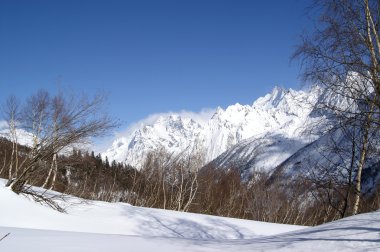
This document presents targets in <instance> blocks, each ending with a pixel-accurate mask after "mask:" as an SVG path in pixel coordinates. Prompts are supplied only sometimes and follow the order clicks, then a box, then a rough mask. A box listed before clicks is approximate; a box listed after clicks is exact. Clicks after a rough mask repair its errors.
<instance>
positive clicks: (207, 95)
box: [0, 0, 310, 123]
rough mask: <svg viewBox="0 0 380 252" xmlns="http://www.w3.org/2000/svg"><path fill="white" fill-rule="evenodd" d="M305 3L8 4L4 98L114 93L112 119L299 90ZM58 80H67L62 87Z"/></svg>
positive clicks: (1, 5) (0, 22) (0, 7)
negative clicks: (296, 57)
mask: <svg viewBox="0 0 380 252" xmlns="http://www.w3.org/2000/svg"><path fill="white" fill-rule="evenodd" d="M309 4H310V2H309V1H301V0H288V1H285V0H277V1H255V0H246V1H244V0H242V1H239V0H229V1H224V0H191V1H190V0H187V1H182V0H173V1H167V0H162V1H158V0H151V1H146V0H139V1H137V0H135V1H132V0H131V1H127V0H123V1H106V0H103V1H94V0H90V1H85V0H65V1H58V0H46V1H38V0H33V1H32V0H25V1H18V0H2V1H1V2H0V101H1V102H2V101H4V99H5V98H6V97H7V96H8V95H10V94H16V95H18V96H20V98H23V97H25V96H28V95H30V94H31V93H33V92H35V91H36V90H38V89H40V88H45V89H48V90H51V91H53V92H54V91H56V90H57V86H60V87H62V88H64V89H66V88H69V89H71V90H78V91H79V92H88V93H90V94H92V93H94V92H95V91H99V90H103V91H105V92H108V94H109V98H108V109H109V111H110V113H111V115H113V116H116V117H118V118H120V119H121V120H122V121H123V122H129V123H130V122H133V121H136V120H139V119H142V118H144V117H146V116H147V115H149V114H153V113H157V112H167V111H178V110H190V111H199V110H200V109H202V108H214V107H217V106H222V107H226V106H228V105H230V104H234V103H236V102H239V103H242V104H251V103H252V102H253V101H254V100H255V99H256V98H257V97H259V96H261V95H263V94H265V93H266V92H268V91H270V90H271V89H272V87H273V86H274V85H280V86H284V87H295V88H297V86H299V80H298V70H299V67H298V66H297V65H296V64H291V63H290V55H291V53H292V52H293V50H294V46H295V45H296V44H297V42H298V38H299V35H300V33H301V32H302V31H303V30H304V29H307V28H308V27H310V22H309V19H308V17H307V15H306V14H305V7H306V6H307V5H309ZM57 83H60V84H57Z"/></svg>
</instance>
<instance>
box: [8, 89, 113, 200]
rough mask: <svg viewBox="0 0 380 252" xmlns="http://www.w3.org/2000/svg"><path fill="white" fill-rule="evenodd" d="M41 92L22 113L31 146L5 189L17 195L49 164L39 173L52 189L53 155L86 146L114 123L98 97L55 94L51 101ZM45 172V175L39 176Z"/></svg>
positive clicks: (53, 173) (54, 158)
mask: <svg viewBox="0 0 380 252" xmlns="http://www.w3.org/2000/svg"><path fill="white" fill-rule="evenodd" d="M48 97H49V96H48V95H47V94H46V93H45V92H39V93H38V94H37V95H35V96H33V97H31V98H30V100H29V102H28V103H27V104H29V105H33V106H28V105H27V106H28V107H27V108H26V109H25V110H24V111H25V113H26V114H28V115H29V116H27V117H25V118H26V119H27V120H25V125H26V126H25V127H26V128H28V129H32V132H33V146H32V148H31V149H30V152H29V154H28V155H27V158H26V159H25V161H24V164H23V169H22V170H21V171H20V172H19V173H18V174H17V176H13V179H11V178H10V179H9V182H8V186H9V187H10V188H11V189H12V190H13V191H15V192H17V193H18V192H21V191H22V190H23V188H24V185H25V184H26V183H27V181H28V180H30V179H33V178H35V177H36V176H37V175H41V170H39V169H38V167H41V165H44V164H49V163H50V164H51V165H50V169H49V171H46V170H45V172H42V176H44V177H45V182H46V183H44V185H45V186H46V185H47V183H48V181H49V179H51V186H50V187H53V186H54V182H55V178H56V176H57V169H58V165H57V154H58V153H59V152H62V151H65V150H67V149H68V148H70V147H73V146H74V145H78V144H86V143H88V141H89V140H90V138H91V137H95V136H99V135H102V134H104V133H106V132H107V131H108V130H110V129H111V128H113V127H115V125H116V124H115V121H114V120H111V119H110V118H109V117H108V116H107V115H106V114H104V113H103V112H102V107H101V106H102V104H103V101H104V97H103V96H102V95H98V96H95V97H94V98H92V99H89V98H87V97H85V96H82V97H78V96H64V95H63V94H59V95H57V96H55V97H53V98H52V99H51V100H50V99H49V98H48ZM43 173H45V174H43Z"/></svg>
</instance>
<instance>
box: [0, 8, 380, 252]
mask: <svg viewBox="0 0 380 252" xmlns="http://www.w3.org/2000/svg"><path fill="white" fill-rule="evenodd" d="M308 11H311V12H313V13H318V19H317V22H316V26H315V29H313V30H309V31H305V32H303V33H302V34H300V35H301V39H300V40H299V41H294V43H298V44H297V47H296V49H295V50H294V51H293V53H292V55H289V57H290V58H291V61H292V62H293V63H294V64H297V65H298V66H299V68H300V75H301V77H302V83H303V85H302V87H300V88H298V89H292V88H283V87H273V90H272V91H271V92H270V93H268V94H266V95H264V96H262V97H259V98H258V99H256V100H255V101H254V102H253V104H252V105H241V104H239V103H237V104H234V105H229V106H227V107H226V108H222V107H218V108H216V109H212V110H210V111H208V113H207V116H204V117H202V118H200V117H197V116H194V115H192V114H189V113H181V112H178V113H177V112H169V113H162V114H160V115H159V116H156V117H152V118H150V120H146V121H142V122H141V123H139V124H136V126H135V127H134V128H133V130H129V131H128V134H127V135H123V136H118V137H116V138H114V139H113V142H112V144H110V145H109V146H108V147H107V148H106V149H105V150H104V151H102V152H100V153H98V152H97V151H96V148H95V145H96V144H94V140H95V143H96V139H98V138H100V137H104V136H107V135H109V134H112V132H114V131H115V130H117V129H118V127H120V126H121V124H122V123H121V122H120V120H118V119H117V118H116V117H114V116H113V115H110V113H108V111H107V103H109V102H111V103H112V101H109V100H107V96H106V95H105V93H104V92H98V93H96V94H94V95H93V94H92V93H90V94H79V93H77V92H70V91H60V92H52V91H51V90H46V89H38V88H37V89H35V90H33V92H32V93H31V94H28V95H17V94H15V95H11V96H8V97H7V98H6V99H5V100H3V101H1V102H2V106H1V109H2V110H1V112H2V114H1V117H0V178H1V179H0V187H1V188H0V201H1V205H2V206H1V207H0V251H2V249H3V248H2V246H4V248H5V250H6V251H23V250H24V249H25V248H27V247H28V246H30V244H32V248H33V249H32V251H50V249H52V248H55V249H58V250H57V251H103V250H102V249H103V248H109V249H110V250H111V251H120V249H122V248H123V247H125V245H127V246H132V248H133V249H134V251H148V250H149V251H151V250H152V249H154V248H155V246H156V245H157V246H159V247H160V249H161V248H162V249H163V251H222V250H226V251H236V250H243V251H244V250H247V251H250V250H251V251H252V250H253V251H254V250H260V251H272V250H276V251H277V250H280V251H305V250H312V251H320V250H323V249H324V250H326V249H327V250H329V249H331V250H337V249H343V250H346V251H351V250H352V251H377V250H379V249H380V242H379V240H378V237H377V236H376V232H377V233H378V232H379V228H380V225H379V224H378V223H379V220H380V214H379V212H378V210H379V209H380V158H379V157H380V153H379V152H380V148H379V146H380V133H379V127H380V114H379V111H380V100H379V99H380V62H379V61H380V35H379V32H380V31H379V26H380V14H379V13H380V5H379V1H372V0H355V1H347V0H339V1H330V0H322V1H313V3H312V4H311V6H310V8H309V9H308ZM0 85H3V84H0ZM2 88H3V87H2ZM4 206H5V207H4ZM28 207H29V208H28ZM2 208H3V209H2ZM16 208H24V209H23V210H15V209H16ZM28 209H31V210H28ZM167 210H171V211H167ZM28 212H29V213H28ZM24 213H26V215H25V214H24ZM18 215H20V216H21V215H25V216H24V217H22V218H21V217H19V216H18ZM2 216H3V217H5V218H4V220H1V219H2V218H3V217H2ZM222 217H228V218H222ZM44 218H47V219H46V220H44V221H42V220H43V219H44ZM86 218H87V219H86ZM40 220H41V221H40ZM86 221H87V222H86ZM118 223H119V224H118ZM322 224H324V225H322ZM70 225H71V226H70ZM271 225H273V226H271ZM33 229H36V230H38V231H31V230H33ZM275 230H276V231H275ZM334 230H335V231H334ZM65 232H66V233H65ZM72 232H83V234H81V236H80V237H79V238H78V239H76V238H74V235H73V233H72ZM334 232H335V233H334ZM94 233H96V234H97V235H98V236H94ZM105 234H107V235H108V236H106V235H105ZM334 234H336V237H335V236H334ZM114 235H122V236H120V237H119V236H114ZM343 236H346V239H343V238H342V237H343ZM38 237H40V238H41V237H42V239H44V243H43V244H44V245H45V244H47V245H46V247H45V246H44V245H42V244H40V243H38V242H37V240H38ZM49 237H50V238H49ZM96 237H98V238H96ZM355 237H357V238H355ZM376 237H377V238H376ZM148 238H149V239H148ZM28 239H32V242H31V243H29V242H28V241H29V240H28ZM148 240H149V241H148ZM147 241H148V243H145V242H147ZM302 241H303V242H302ZM93 242H94V244H92V243H93ZM107 243H109V244H111V245H110V247H102V246H105V245H104V244H107ZM59 244H62V245H59ZM63 244H65V245H63ZM67 244H70V246H71V247H68V245H67ZM144 244H145V245H144ZM187 245H188V246H187ZM37 248H39V249H38V250H37ZM34 249H36V250H34ZM160 249H159V250H157V251H161V250H160Z"/></svg>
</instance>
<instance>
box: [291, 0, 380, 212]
mask: <svg viewBox="0 0 380 252" xmlns="http://www.w3.org/2000/svg"><path fill="white" fill-rule="evenodd" d="M314 7H316V8H317V9H318V11H320V13H321V15H320V16H319V24H318V26H317V28H316V29H315V30H314V31H313V33H312V34H311V35H305V36H304V37H303V43H302V44H301V45H300V46H299V47H298V49H297V51H296V52H295V54H294V57H295V58H299V59H301V62H302V67H303V76H304V77H305V79H307V80H311V81H313V82H317V83H319V84H321V85H323V86H324V87H325V88H326V92H329V93H330V94H331V95H333V96H335V97H336V98H335V102H333V103H332V102H331V100H330V101H329V102H323V101H322V102H320V103H319V104H318V105H319V106H320V108H321V107H323V109H324V110H329V111H330V112H331V113H332V114H333V115H334V116H335V121H334V120H333V121H330V122H332V123H334V124H335V125H337V124H345V125H353V126H354V127H357V125H360V129H361V133H360V134H359V135H358V138H357V139H356V141H358V142H360V145H359V146H358V148H359V155H358V166H357V169H356V171H355V176H356V180H355V188H356V190H355V200H354V203H353V214H356V213H358V208H359V203H360V195H361V175H362V173H363V169H364V168H365V166H366V160H367V154H368V148H369V144H370V139H369V136H370V135H371V131H373V130H374V129H377V128H378V127H379V109H380V101H379V95H380V76H379V72H380V66H379V60H380V37H379V26H380V12H379V9H380V2H379V1H375V0H372V1H371V0H316V1H315V6H314ZM338 100H341V101H344V102H345V104H342V102H340V101H338Z"/></svg>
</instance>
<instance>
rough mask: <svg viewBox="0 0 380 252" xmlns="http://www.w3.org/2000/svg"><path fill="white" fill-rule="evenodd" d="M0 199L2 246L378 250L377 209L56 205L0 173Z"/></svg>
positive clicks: (27, 248)
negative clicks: (316, 220) (310, 216)
mask: <svg viewBox="0 0 380 252" xmlns="http://www.w3.org/2000/svg"><path fill="white" fill-rule="evenodd" d="M0 202H1V206H0V239H1V237H4V236H5V235H6V234H9V235H8V236H6V237H5V238H4V239H3V240H2V241H0V251H56V252H61V251H62V252H63V251H65V252H66V251H94V252H96V251H108V252H110V251H165V252H166V251H271V250H279V249H280V250H283V251H310V250H313V251H322V250H323V251H338V250H340V251H347V250H352V251H360V250H361V251H371V250H372V251H376V250H379V251H380V235H379V232H380V213H379V212H374V213H370V214H363V215H358V216H355V217H351V218H346V219H343V220H340V221H336V222H333V223H329V224H325V225H322V226H319V227H314V228H307V227H301V226H292V225H281V224H272V223H264V222H257V221H248V220H239V219H232V218H222V217H215V216H208V215H200V214H190V213H181V212H175V211H167V210H159V209H149V208H141V207H134V206H131V205H128V204H124V203H105V202H99V201H86V202H82V200H80V199H78V198H75V197H68V198H66V199H65V201H64V202H63V201H61V204H63V205H64V206H65V207H66V211H67V213H59V212H57V211H54V210H52V209H51V208H49V207H46V206H42V205H40V204H38V203H35V202H33V201H31V200H29V199H28V198H26V197H24V196H22V195H16V194H14V193H13V192H11V191H10V190H8V189H7V188H5V187H4V181H3V180H1V181H0ZM79 203H80V204H79Z"/></svg>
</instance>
